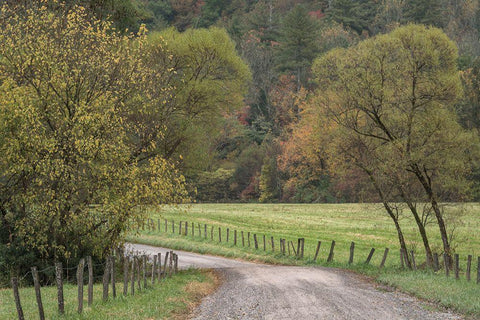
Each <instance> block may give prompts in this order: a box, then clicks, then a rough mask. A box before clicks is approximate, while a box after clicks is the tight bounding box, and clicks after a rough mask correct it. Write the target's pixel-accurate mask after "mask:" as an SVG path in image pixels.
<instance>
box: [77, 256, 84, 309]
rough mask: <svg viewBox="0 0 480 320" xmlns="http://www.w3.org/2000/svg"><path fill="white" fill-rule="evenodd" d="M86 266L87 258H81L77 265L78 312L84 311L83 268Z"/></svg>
mask: <svg viewBox="0 0 480 320" xmlns="http://www.w3.org/2000/svg"><path fill="white" fill-rule="evenodd" d="M84 267H85V259H83V258H82V259H80V262H79V263H78V267H77V286H78V309H77V312H78V313H82V311H83V269H84Z"/></svg>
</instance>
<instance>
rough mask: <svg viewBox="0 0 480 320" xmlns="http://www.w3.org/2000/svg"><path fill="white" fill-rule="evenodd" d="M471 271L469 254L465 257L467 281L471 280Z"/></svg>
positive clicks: (470, 256)
mask: <svg viewBox="0 0 480 320" xmlns="http://www.w3.org/2000/svg"><path fill="white" fill-rule="evenodd" d="M471 270H472V255H471V254H469V255H468V257H467V271H466V274H467V281H470V280H471Z"/></svg>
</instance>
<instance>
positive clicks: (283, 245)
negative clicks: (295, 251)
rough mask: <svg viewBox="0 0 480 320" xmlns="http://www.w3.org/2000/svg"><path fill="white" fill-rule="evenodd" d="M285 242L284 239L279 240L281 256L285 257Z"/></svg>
mask: <svg viewBox="0 0 480 320" xmlns="http://www.w3.org/2000/svg"><path fill="white" fill-rule="evenodd" d="M286 241H287V240H286V239H280V243H281V244H282V245H281V248H282V249H281V250H282V254H283V255H285V252H286V251H287V250H286V248H285V242H286Z"/></svg>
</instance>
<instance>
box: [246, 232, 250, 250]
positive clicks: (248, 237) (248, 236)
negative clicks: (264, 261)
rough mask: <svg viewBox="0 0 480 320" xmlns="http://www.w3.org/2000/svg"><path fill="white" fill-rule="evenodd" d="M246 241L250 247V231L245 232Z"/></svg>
mask: <svg viewBox="0 0 480 320" xmlns="http://www.w3.org/2000/svg"><path fill="white" fill-rule="evenodd" d="M247 240H248V241H247V242H248V247H249V248H250V231H249V232H247Z"/></svg>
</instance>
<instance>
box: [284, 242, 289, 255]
mask: <svg viewBox="0 0 480 320" xmlns="http://www.w3.org/2000/svg"><path fill="white" fill-rule="evenodd" d="M285 240H287V239H285ZM287 245H288V256H289V257H290V241H287Z"/></svg>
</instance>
